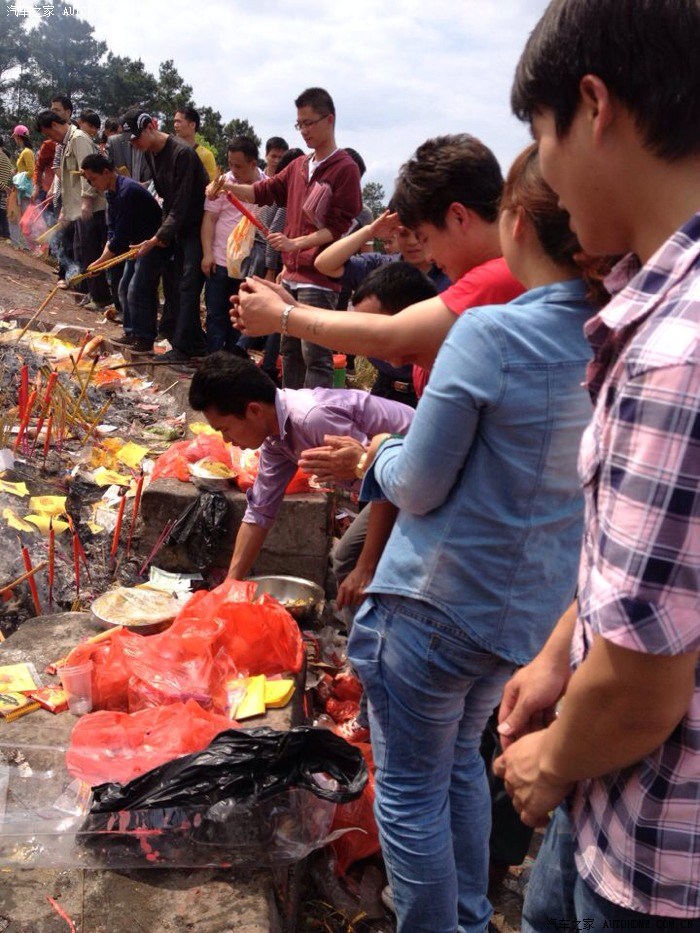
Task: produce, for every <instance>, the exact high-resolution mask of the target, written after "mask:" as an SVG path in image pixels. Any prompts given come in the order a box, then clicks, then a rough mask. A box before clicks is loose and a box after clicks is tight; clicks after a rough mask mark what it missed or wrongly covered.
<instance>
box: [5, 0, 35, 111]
mask: <svg viewBox="0 0 700 933" xmlns="http://www.w3.org/2000/svg"><path fill="white" fill-rule="evenodd" d="M13 5H14V4H11V3H9V2H8V0H0V20H1V21H2V31H0V117H4V116H5V114H7V116H8V118H10V117H19V113H18V110H19V109H20V108H18V107H17V98H16V93H17V91H18V88H17V82H18V79H19V78H20V77H21V76H22V71H23V69H24V67H25V66H26V64H27V59H28V58H29V50H28V43H27V30H26V28H25V21H24V19H23V18H22V17H21V16H15V14H14V13H13V12H12V10H11V9H10V7H11V6H13ZM18 69H19V74H18V73H17V71H18ZM20 93H21V92H20Z"/></svg>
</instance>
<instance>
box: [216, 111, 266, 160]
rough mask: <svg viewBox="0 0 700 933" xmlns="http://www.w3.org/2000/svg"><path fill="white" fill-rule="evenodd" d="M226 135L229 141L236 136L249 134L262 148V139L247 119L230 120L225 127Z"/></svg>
mask: <svg viewBox="0 0 700 933" xmlns="http://www.w3.org/2000/svg"><path fill="white" fill-rule="evenodd" d="M224 135H225V137H226V141H227V142H228V140H230V139H233V137H234V136H247V137H248V139H252V140H253V142H254V143H255V145H256V146H257V147H258V149H261V148H262V139H260V137H259V136H258V134H257V133H256V132H255V130H254V129H253V127H252V126H251V125H250V123H249V122H248V121H247V120H237V119H236V120H229V121H228V123H227V124H226V126H225V127H224ZM261 154H262V155H264V153H261Z"/></svg>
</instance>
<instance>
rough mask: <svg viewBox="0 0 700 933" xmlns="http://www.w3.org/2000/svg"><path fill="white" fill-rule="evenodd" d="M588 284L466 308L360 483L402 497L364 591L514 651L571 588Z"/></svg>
mask: <svg viewBox="0 0 700 933" xmlns="http://www.w3.org/2000/svg"><path fill="white" fill-rule="evenodd" d="M585 295H586V288H585V286H584V284H583V283H582V282H581V281H579V280H574V281H569V282H560V283H557V284H555V285H549V286H544V287H542V288H536V289H533V290H532V291H529V292H526V293H525V294H524V295H522V296H521V297H520V298H517V299H516V300H515V301H513V302H511V303H510V304H508V305H500V306H491V307H485V308H476V309H472V310H470V311H467V312H465V313H464V314H463V315H462V316H461V317H460V319H459V320H458V321H457V322H456V323H455V325H454V326H453V328H452V330H451V331H450V333H449V335H448V337H447V340H446V341H445V343H444V344H443V346H442V348H441V350H440V353H439V354H438V357H437V360H436V363H435V367H434V369H433V371H432V373H431V376H430V381H429V383H428V387H427V389H426V392H425V394H424V395H423V397H422V399H421V401H420V403H419V405H418V409H417V411H416V414H415V418H414V420H413V424H412V425H411V429H410V431H409V433H408V436H407V437H406V438H405V439H404V440H400V439H393V440H390V441H387V442H386V443H385V444H384V445H383V446H382V448H381V450H380V451H379V455H378V456H377V459H376V460H375V462H374V464H373V465H372V467H371V469H370V470H369V471H368V473H367V476H366V477H365V481H364V484H363V487H362V493H361V495H362V498H363V499H370V500H371V499H379V498H388V499H390V500H391V501H392V502H393V503H394V504H395V505H397V506H398V507H399V509H400V512H399V516H398V518H397V521H396V524H395V526H394V529H393V531H392V533H391V536H390V538H389V541H388V543H387V546H386V548H385V550H384V554H383V555H382V558H381V560H380V562H379V566H378V567H377V571H376V573H375V575H374V579H373V581H372V584H371V585H370V586H369V587H368V589H367V592H368V593H375V594H379V593H392V594H396V595H401V596H407V597H410V598H412V599H418V600H423V601H425V602H428V603H430V604H431V605H433V606H436V607H437V608H439V609H441V610H442V611H443V612H445V613H446V614H448V615H449V616H450V617H451V618H452V619H454V620H455V621H456V622H457V623H458V624H459V625H461V626H463V627H464V629H465V631H467V632H468V634H469V635H470V636H471V637H472V638H473V639H474V640H475V641H476V642H478V643H479V644H481V645H483V647H484V648H485V649H486V650H487V651H490V652H492V653H494V654H497V655H499V656H501V657H503V658H506V659H507V660H510V661H513V662H515V663H516V664H525V663H527V662H528V661H529V660H530V659H531V658H532V657H533V656H534V655H535V654H536V653H537V652H538V651H539V649H540V648H541V646H542V644H543V643H544V641H545V640H546V638H547V636H548V635H549V633H550V632H551V630H552V628H553V626H554V624H555V623H556V621H557V619H558V618H559V616H560V615H561V613H562V612H563V611H564V609H566V607H567V606H568V604H569V603H570V601H571V600H572V598H573V596H574V591H575V587H576V570H577V565H578V559H579V551H580V545H581V533H582V516H583V497H582V493H581V489H580V487H579V482H578V476H577V471H576V459H577V455H578V447H579V441H580V439H581V434H582V432H583V429H584V427H585V426H586V424H587V423H588V421H590V418H591V414H592V406H591V401H590V398H589V396H588V393H587V392H586V391H585V389H583V388H582V385H581V383H582V381H583V378H584V375H585V368H586V364H587V363H588V361H589V359H590V356H591V351H590V347H589V345H588V343H587V341H586V338H585V336H584V333H583V325H584V322H585V321H586V320H587V319H588V318H589V317H591V315H592V314H593V313H594V311H593V308H592V307H591V305H590V304H589V303H588V301H587V300H586V297H585Z"/></svg>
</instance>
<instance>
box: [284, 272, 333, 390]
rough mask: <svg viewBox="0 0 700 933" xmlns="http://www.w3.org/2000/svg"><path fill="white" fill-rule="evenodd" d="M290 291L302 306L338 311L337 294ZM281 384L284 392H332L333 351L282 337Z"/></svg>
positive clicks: (301, 289) (303, 288)
mask: <svg viewBox="0 0 700 933" xmlns="http://www.w3.org/2000/svg"><path fill="white" fill-rule="evenodd" d="M289 291H290V292H291V294H292V297H293V298H295V299H296V300H297V301H299V302H300V303H301V304H305V305H312V306H313V307H314V308H326V309H330V310H335V304H336V299H337V295H336V294H335V292H331V291H328V290H326V289H322V288H309V287H308V286H305V285H300V286H299V287H298V288H290V289H289ZM282 384H283V385H284V387H285V389H317V388H321V389H332V388H333V353H332V351H331V350H328V349H326V347H320V346H319V345H318V344H316V343H309V342H308V341H307V340H300V339H299V338H298V337H283V338H282Z"/></svg>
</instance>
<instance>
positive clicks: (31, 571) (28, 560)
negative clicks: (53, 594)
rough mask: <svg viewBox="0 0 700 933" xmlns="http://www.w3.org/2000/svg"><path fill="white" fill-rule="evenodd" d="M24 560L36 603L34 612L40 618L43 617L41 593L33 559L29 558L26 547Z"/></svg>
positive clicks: (33, 600) (23, 553)
mask: <svg viewBox="0 0 700 933" xmlns="http://www.w3.org/2000/svg"><path fill="white" fill-rule="evenodd" d="M22 560H23V561H24V569H25V570H26V571H27V577H26V579H27V580H28V581H29V591H30V593H31V594H32V602H33V603H34V610H35V612H36V614H37V615H38V616H40V615H41V603H40V602H39V591H38V590H37V588H36V580H35V579H34V573H35V570H34V568H33V567H32V559H31V557H30V556H29V551H28V550H27V548H26V547H23V548H22ZM44 566H45V565H44Z"/></svg>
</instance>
